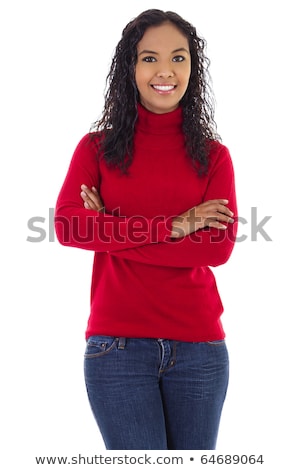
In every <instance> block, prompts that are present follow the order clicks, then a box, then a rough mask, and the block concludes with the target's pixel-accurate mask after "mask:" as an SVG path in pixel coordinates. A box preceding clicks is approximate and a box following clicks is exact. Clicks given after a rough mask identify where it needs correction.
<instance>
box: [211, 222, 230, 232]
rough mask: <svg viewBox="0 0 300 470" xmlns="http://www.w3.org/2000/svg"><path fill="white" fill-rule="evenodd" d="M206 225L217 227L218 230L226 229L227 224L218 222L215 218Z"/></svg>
mask: <svg viewBox="0 0 300 470" xmlns="http://www.w3.org/2000/svg"><path fill="white" fill-rule="evenodd" d="M208 227H213V228H217V229H220V230H226V229H227V225H224V224H222V223H221V222H218V221H217V220H212V221H210V222H209V223H208Z"/></svg>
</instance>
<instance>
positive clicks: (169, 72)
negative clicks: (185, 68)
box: [156, 69, 174, 78]
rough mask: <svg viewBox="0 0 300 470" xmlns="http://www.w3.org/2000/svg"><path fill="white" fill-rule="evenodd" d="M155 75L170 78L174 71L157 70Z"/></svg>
mask: <svg viewBox="0 0 300 470" xmlns="http://www.w3.org/2000/svg"><path fill="white" fill-rule="evenodd" d="M156 75H157V77H159V78H170V77H174V72H172V70H167V69H165V70H161V71H160V72H157V74H156Z"/></svg>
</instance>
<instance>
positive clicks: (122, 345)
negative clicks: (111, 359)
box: [118, 338, 126, 349]
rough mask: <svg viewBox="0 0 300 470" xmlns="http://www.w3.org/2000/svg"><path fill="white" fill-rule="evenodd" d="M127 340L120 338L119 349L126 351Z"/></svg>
mask: <svg viewBox="0 0 300 470" xmlns="http://www.w3.org/2000/svg"><path fill="white" fill-rule="evenodd" d="M125 346H126V338H119V343H118V349H125Z"/></svg>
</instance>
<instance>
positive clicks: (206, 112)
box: [91, 9, 220, 174]
mask: <svg viewBox="0 0 300 470" xmlns="http://www.w3.org/2000/svg"><path fill="white" fill-rule="evenodd" d="M164 22H171V23H173V24H174V25H175V26H176V27H177V28H178V29H179V30H180V31H181V32H182V33H183V34H184V35H185V36H186V38H187V39H188V42H189V48H190V54H191V75H190V80H189V84H188V87H187V90H186V92H185V94H184V96H183V98H182V100H181V102H180V105H181V107H182V112H183V126H182V130H183V133H184V135H185V141H186V148H187V151H188V153H189V155H190V156H191V158H192V160H193V162H194V164H195V166H196V167H197V169H198V171H199V174H202V173H205V172H206V170H207V167H208V153H209V148H210V145H209V144H210V143H212V142H214V141H216V140H220V136H219V135H218V134H217V131H216V123H215V121H214V100H213V92H212V89H211V86H210V75H209V72H208V67H209V64H210V61H209V59H208V58H207V57H206V55H205V48H206V41H205V40H204V39H203V38H201V37H199V36H198V35H197V32H196V29H195V27H194V26H192V25H191V24H190V23H188V22H187V21H185V20H184V19H183V18H181V16H179V15H178V14H176V13H174V12H172V11H166V12H164V11H161V10H157V9H151V10H146V11H144V12H143V13H141V14H140V15H139V16H137V17H136V18H135V19H133V20H132V21H131V22H130V23H128V24H127V26H126V27H125V28H124V30H123V33H122V37H121V40H120V41H119V43H118V45H117V47H116V49H115V54H114V57H113V59H112V63H111V67H110V71H109V73H108V75H107V78H106V84H107V91H106V93H105V104H104V111H103V114H102V117H101V118H100V119H99V120H98V121H96V122H95V123H94V124H93V126H92V127H91V135H95V134H96V135H97V134H98V135H99V132H100V133H101V139H97V145H98V150H99V153H100V152H101V154H102V156H103V158H104V159H105V161H106V162H107V164H109V165H112V166H115V167H119V168H120V169H121V170H122V171H123V172H126V170H127V168H128V167H129V166H130V164H131V161H132V156H133V136H134V128H135V123H136V120H137V103H138V101H139V93H138V89H137V86H136V83H135V66H136V62H137V44H138V42H139V41H140V40H141V39H142V37H143V35H144V33H145V31H146V29H147V28H149V27H150V26H159V25H161V24H162V23H164Z"/></svg>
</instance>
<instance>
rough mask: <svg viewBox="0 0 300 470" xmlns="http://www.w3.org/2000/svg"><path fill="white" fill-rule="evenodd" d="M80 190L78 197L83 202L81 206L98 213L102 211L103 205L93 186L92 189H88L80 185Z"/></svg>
mask: <svg viewBox="0 0 300 470" xmlns="http://www.w3.org/2000/svg"><path fill="white" fill-rule="evenodd" d="M81 190H82V191H81V193H80V196H81V197H82V199H83V201H84V204H83V205H84V207H85V208H86V209H90V210H94V211H98V212H102V211H104V205H103V203H102V201H101V198H100V196H99V193H98V191H97V189H96V188H95V186H92V189H90V188H88V187H87V186H86V185H85V184H82V185H81Z"/></svg>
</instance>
